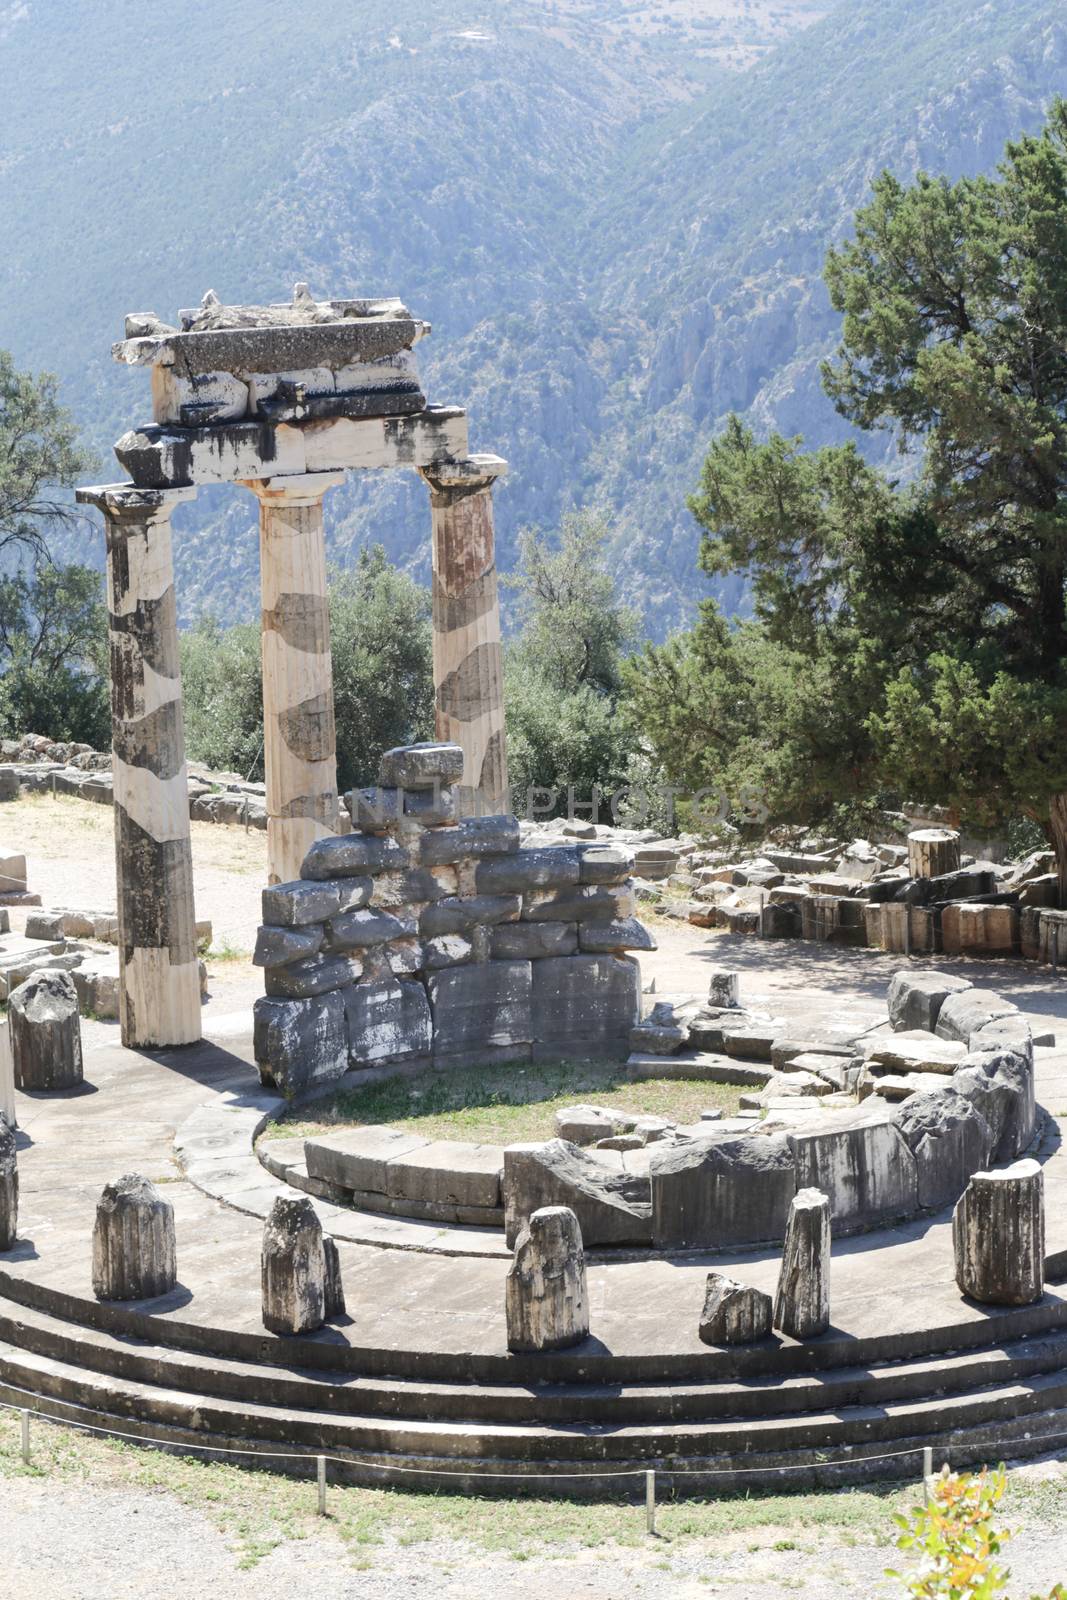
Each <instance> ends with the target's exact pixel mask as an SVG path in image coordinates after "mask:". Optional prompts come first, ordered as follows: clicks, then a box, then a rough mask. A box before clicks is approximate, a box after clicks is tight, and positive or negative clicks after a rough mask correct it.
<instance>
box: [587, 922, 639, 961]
mask: <svg viewBox="0 0 1067 1600" xmlns="http://www.w3.org/2000/svg"><path fill="white" fill-rule="evenodd" d="M578 943H579V946H580V947H581V949H582V950H584V951H586V952H587V953H588V954H590V955H610V954H612V953H613V952H615V951H620V952H621V951H623V950H655V949H656V948H657V945H656V941H655V939H654V938H653V937H652V935H651V934H650V933H649V931H648V929H647V928H646V927H645V925H644V923H643V922H638V920H637V918H636V917H625V918H624V919H623V920H622V921H621V922H579V924H578Z"/></svg>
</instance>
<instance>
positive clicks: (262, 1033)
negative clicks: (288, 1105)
mask: <svg viewBox="0 0 1067 1600" xmlns="http://www.w3.org/2000/svg"><path fill="white" fill-rule="evenodd" d="M346 992H347V991H346ZM253 1016H254V1030H253V1046H254V1050H255V1057H256V1065H257V1066H258V1067H259V1071H260V1076H261V1077H262V1079H263V1081H264V1082H265V1083H271V1084H274V1086H275V1087H276V1088H277V1089H279V1090H280V1091H281V1093H282V1094H285V1095H290V1096H291V1095H294V1094H299V1093H300V1092H301V1090H303V1089H306V1088H308V1087H309V1086H310V1085H311V1084H315V1083H328V1082H329V1081H330V1080H331V1079H333V1078H340V1077H341V1076H342V1074H343V1073H345V1072H346V1071H347V1069H348V1040H347V1035H346V1033H345V1002H344V999H343V997H342V994H341V993H340V991H338V990H334V991H333V992H331V993H330V994H323V995H317V996H316V997H315V998H314V999H311V1000H266V999H263V1000H257V1001H256V1003H255V1006H254V1007H253Z"/></svg>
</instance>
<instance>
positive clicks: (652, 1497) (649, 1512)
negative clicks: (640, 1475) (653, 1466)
mask: <svg viewBox="0 0 1067 1600" xmlns="http://www.w3.org/2000/svg"><path fill="white" fill-rule="evenodd" d="M655 1531H656V1474H655V1472H646V1473H645V1532H646V1533H655Z"/></svg>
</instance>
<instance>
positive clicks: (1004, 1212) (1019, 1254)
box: [952, 1160, 1045, 1306]
mask: <svg viewBox="0 0 1067 1600" xmlns="http://www.w3.org/2000/svg"><path fill="white" fill-rule="evenodd" d="M1044 1182H1045V1180H1044V1174H1043V1173H1042V1171H1041V1168H1040V1167H1039V1166H1038V1164H1037V1162H1036V1161H1031V1160H1025V1161H1017V1162H1016V1163H1015V1165H1014V1166H1011V1167H1004V1168H1001V1169H1000V1171H996V1172H976V1173H975V1174H974V1176H973V1177H972V1178H971V1181H970V1183H969V1184H968V1185H967V1188H966V1189H965V1190H964V1192H963V1194H962V1195H961V1197H960V1200H959V1203H958V1205H957V1206H956V1209H955V1211H954V1212H953V1214H952V1243H953V1249H954V1252H955V1257H956V1282H957V1284H958V1285H959V1287H960V1290H961V1292H962V1293H963V1294H965V1295H968V1296H970V1298H971V1299H972V1300H977V1301H978V1302H979V1304H980V1305H994V1306H1028V1305H1032V1304H1033V1303H1034V1301H1036V1300H1040V1298H1041V1296H1042V1293H1043V1292H1044V1290H1043V1280H1044V1266H1045V1192H1044Z"/></svg>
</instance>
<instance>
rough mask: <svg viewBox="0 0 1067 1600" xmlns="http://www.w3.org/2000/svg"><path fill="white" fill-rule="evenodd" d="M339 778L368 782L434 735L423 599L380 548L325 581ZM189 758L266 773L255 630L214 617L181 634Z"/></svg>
mask: <svg viewBox="0 0 1067 1600" xmlns="http://www.w3.org/2000/svg"><path fill="white" fill-rule="evenodd" d="M330 640H331V648H332V651H333V684H334V711H335V716H336V721H337V778H338V785H339V787H340V788H341V789H346V788H350V787H351V786H352V785H353V784H362V783H370V782H373V781H374V779H375V777H376V775H377V767H378V760H379V758H380V756H381V754H382V751H383V750H388V749H389V748H390V747H391V746H392V745H395V744H403V743H405V742H407V741H408V740H411V739H421V738H428V737H431V736H432V732H433V675H432V669H431V659H430V650H431V643H430V623H429V596H428V595H427V593H426V591H425V590H424V589H420V588H419V587H418V585H417V584H416V583H415V582H414V581H413V580H412V579H411V578H409V577H407V576H406V575H405V574H404V573H401V572H397V570H396V569H395V568H394V567H392V566H390V564H389V562H388V561H387V560H386V559H385V553H384V551H383V550H382V549H381V547H380V546H377V547H375V548H374V549H373V550H365V551H362V552H361V553H360V556H359V559H358V561H357V563H356V566H355V568H354V570H352V571H349V572H335V573H333V574H332V575H331V581H330ZM182 678H183V688H184V697H185V713H186V740H187V744H188V749H189V754H190V756H191V757H192V758H193V759H194V760H196V761H201V762H203V763H204V764H205V765H206V766H208V767H211V768H213V769H214V770H216V771H235V772H238V773H240V774H242V775H243V776H251V777H262V775H263V684H262V662H261V641H260V630H259V627H258V625H256V624H254V623H238V624H237V625H236V626H234V627H231V628H221V627H220V626H219V624H218V622H217V620H216V619H215V618H213V617H211V616H206V617H203V618H201V620H200V622H199V623H198V624H197V626H196V627H195V628H194V629H192V630H191V631H190V632H189V633H186V634H184V635H183V637H182Z"/></svg>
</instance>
